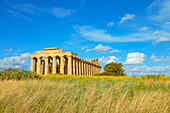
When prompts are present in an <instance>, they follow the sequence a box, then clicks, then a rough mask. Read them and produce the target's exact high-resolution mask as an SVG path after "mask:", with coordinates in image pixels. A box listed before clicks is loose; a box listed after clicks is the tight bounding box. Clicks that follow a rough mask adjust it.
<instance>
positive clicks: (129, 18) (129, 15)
mask: <svg viewBox="0 0 170 113" xmlns="http://www.w3.org/2000/svg"><path fill="white" fill-rule="evenodd" d="M134 17H135V15H134V14H125V16H124V17H122V18H121V20H120V23H124V22H126V21H128V20H131V19H133V18H134Z"/></svg>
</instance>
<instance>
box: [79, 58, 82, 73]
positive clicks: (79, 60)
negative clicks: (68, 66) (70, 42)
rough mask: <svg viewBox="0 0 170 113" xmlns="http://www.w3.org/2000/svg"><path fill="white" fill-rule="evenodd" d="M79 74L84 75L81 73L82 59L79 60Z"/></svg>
mask: <svg viewBox="0 0 170 113" xmlns="http://www.w3.org/2000/svg"><path fill="white" fill-rule="evenodd" d="M79 75H82V74H81V60H79Z"/></svg>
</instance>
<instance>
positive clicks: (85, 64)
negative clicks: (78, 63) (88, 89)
mask: <svg viewBox="0 0 170 113" xmlns="http://www.w3.org/2000/svg"><path fill="white" fill-rule="evenodd" d="M83 64H84V75H86V62H83Z"/></svg>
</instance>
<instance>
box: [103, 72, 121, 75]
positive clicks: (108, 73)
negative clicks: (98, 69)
mask: <svg viewBox="0 0 170 113" xmlns="http://www.w3.org/2000/svg"><path fill="white" fill-rule="evenodd" d="M100 76H118V75H117V74H116V73H112V72H103V73H101V74H100Z"/></svg>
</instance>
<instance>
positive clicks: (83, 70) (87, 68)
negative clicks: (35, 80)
mask: <svg viewBox="0 0 170 113" xmlns="http://www.w3.org/2000/svg"><path fill="white" fill-rule="evenodd" d="M44 58H45V62H44V64H45V66H44V74H45V75H46V74H48V73H49V57H44ZM36 59H37V60H36V61H37V62H36V63H35V64H34V58H31V68H30V70H31V71H34V69H35V68H36V69H35V70H36V73H37V74H42V64H41V60H42V57H37V58H36ZM67 59H68V63H67V65H66V64H64V56H60V61H59V62H60V64H59V65H60V66H59V67H60V73H63V74H64V65H66V66H68V67H67V71H68V74H69V75H93V74H96V73H101V66H97V65H96V64H94V63H92V62H89V61H86V60H83V59H80V58H75V57H72V56H67ZM56 66H57V65H56V57H52V73H53V74H55V73H56V71H57V70H56Z"/></svg>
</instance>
